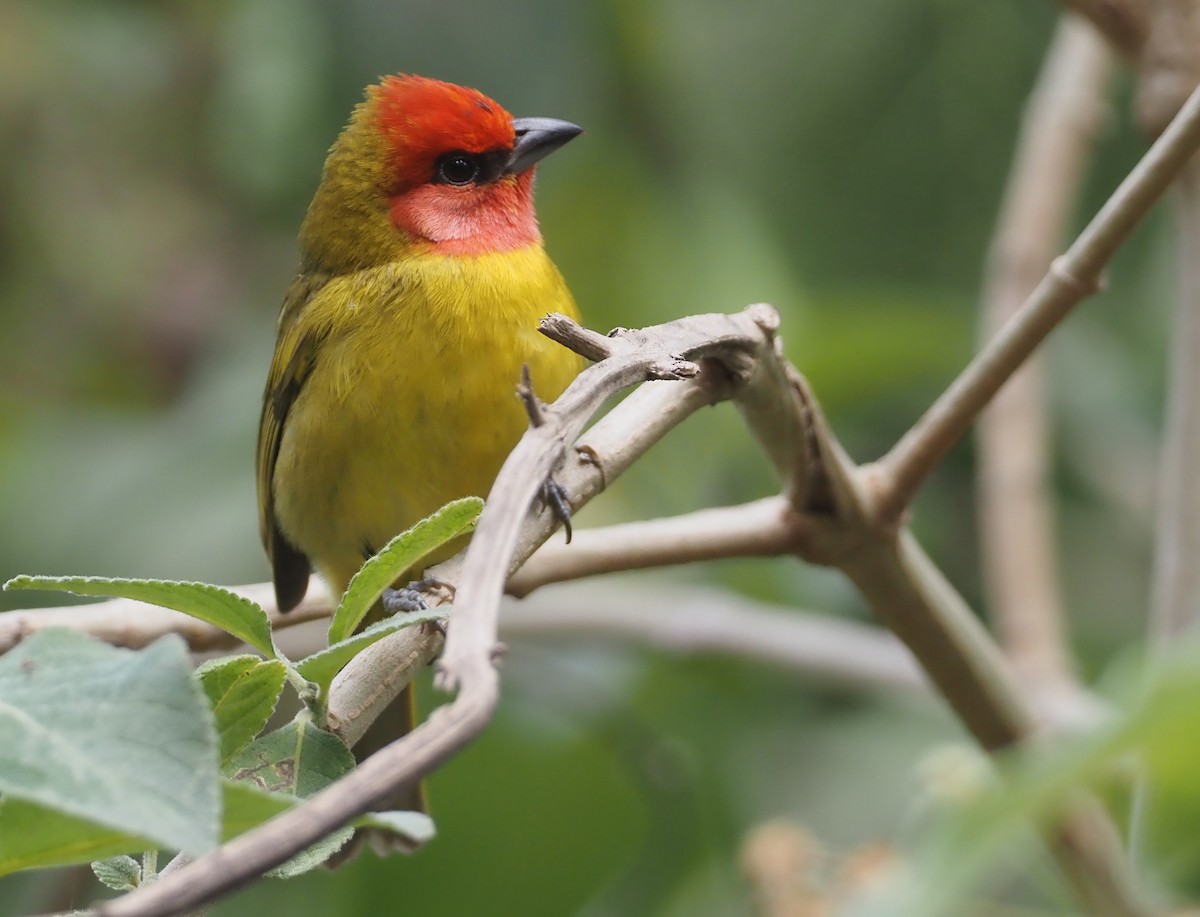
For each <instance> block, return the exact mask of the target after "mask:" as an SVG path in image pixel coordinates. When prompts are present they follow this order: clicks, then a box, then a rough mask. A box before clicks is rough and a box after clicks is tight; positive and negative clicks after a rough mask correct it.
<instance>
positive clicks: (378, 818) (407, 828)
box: [355, 811, 437, 853]
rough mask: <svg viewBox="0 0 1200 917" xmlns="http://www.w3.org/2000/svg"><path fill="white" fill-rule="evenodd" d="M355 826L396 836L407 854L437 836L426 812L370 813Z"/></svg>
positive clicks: (431, 820)
mask: <svg viewBox="0 0 1200 917" xmlns="http://www.w3.org/2000/svg"><path fill="white" fill-rule="evenodd" d="M355 824H356V825H358V826H360V827H365V828H380V829H382V830H384V831H387V832H389V833H391V834H394V835H396V836H397V837H398V838H400V841H401V845H402V849H403V850H404V852H405V853H413V852H414V851H415V850H417V848H419V847H421V846H423V845H425V844H427V843H428V842H429V841H431V840H433V838H434V837H435V836H436V835H437V829H436V828H435V827H434V824H433V819H432V818H430V817H429V816H428V815H426V814H425V813H424V812H397V811H392V812H369V813H367V814H366V815H364V816H363V817H362V818H360V819H359V820H358V821H356V822H355Z"/></svg>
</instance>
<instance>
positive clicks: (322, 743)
mask: <svg viewBox="0 0 1200 917" xmlns="http://www.w3.org/2000/svg"><path fill="white" fill-rule="evenodd" d="M353 769H354V755H353V754H351V752H350V749H349V748H347V747H346V745H345V743H344V742H342V740H341V739H339V738H338V737H337V736H335V735H334V734H333V733H330V732H325V731H324V730H322V729H318V728H317V727H316V726H314V725H313V723H312V721H311V720H310V719H308V717H307V716H305V715H303V714H302V715H301V716H299V717H297V718H296V719H295V720H293V721H292V722H291V723H289V724H288V725H286V726H284V727H283V728H282V729H277V730H276V731H275V732H272V733H270V734H269V735H265V736H263V737H262V738H260V739H258V740H256V741H255V742H253V743H252V744H251V745H249V746H248V747H247V748H245V749H244V750H243V751H242V752H241V753H239V754H238V755H237V756H235V757H234V759H233V760H232V761H231V762H230V763H229V765H228V767H227V769H226V771H227V773H228V774H229V776H230V777H232V778H233V779H234V780H236V781H241V782H244V783H247V784H249V785H251V786H253V787H255V788H257V789H258V790H261V791H264V792H266V793H270V794H273V795H275V796H277V797H287V796H298V797H301V798H304V797H307V796H311V795H312V794H313V793H316V792H319V791H320V790H323V789H324V788H325V787H327V786H329V784H331V783H333V781H335V780H337V778H338V777H341V776H342V775H343V774H347V773H349V772H350V771H352V770H353ZM353 833H354V832H353V829H351V828H343V829H341V830H340V831H337V832H335V833H334V834H331V835H329V836H328V837H326V838H324V839H322V840H320V841H318V842H317V843H316V844H313V845H312V846H311V847H309V848H307V849H306V850H303V851H301V852H300V853H298V854H297V855H296V856H295V857H293V858H292V859H291V860H288V861H287V862H286V863H284V864H283V865H281V866H279V867H278V868H276V869H275V870H273V871H272V872H271V873H270V875H273V876H276V877H279V878H287V877H290V876H295V875H299V874H300V873H302V872H307V871H308V870H310V869H312V868H313V867H314V866H319V865H320V864H321V863H324V862H325V861H326V860H327V859H329V857H331V856H333V854H335V853H337V851H338V850H340V849H341V848H342V846H343V845H344V844H345V843H346V841H348V840H349V839H350V835H351V834H353Z"/></svg>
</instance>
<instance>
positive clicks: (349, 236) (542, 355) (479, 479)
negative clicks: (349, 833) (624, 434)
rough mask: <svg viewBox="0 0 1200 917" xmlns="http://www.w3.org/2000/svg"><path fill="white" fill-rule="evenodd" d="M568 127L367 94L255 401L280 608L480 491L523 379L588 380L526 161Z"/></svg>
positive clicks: (555, 389)
mask: <svg viewBox="0 0 1200 917" xmlns="http://www.w3.org/2000/svg"><path fill="white" fill-rule="evenodd" d="M581 132H582V128H580V127H579V126H578V125H576V124H573V123H571V122H569V121H563V120H559V119H555V118H514V117H513V116H512V115H511V114H510V113H509V112H508V111H506V110H505V109H504V108H503V107H502V106H501V105H499V104H498V103H497V102H495V101H494V100H492V99H491V98H489V97H487V96H485V95H484V94H483V93H481V92H479V91H478V90H476V89H471V88H468V87H465V86H460V85H457V84H454V83H449V82H444V81H441V80H436V79H432V78H428V77H422V76H416V75H409V74H397V75H393V76H387V77H384V78H382V79H381V80H380V81H379V82H377V83H375V84H373V85H371V86H368V87H367V89H366V92H365V96H364V99H363V101H362V102H360V103H359V104H358V105H357V106H356V107H355V109H354V111H353V113H352V115H351V117H350V120H349V123H348V124H347V125H346V126H345V128H344V129H343V130H342V131H341V133H340V134H339V136H338V137H337V140H336V141H335V142H334V144H333V146H332V148H331V149H330V151H329V154H328V157H327V158H326V160H325V165H324V169H323V171H322V176H321V180H320V183H319V185H318V187H317V190H316V193H315V195H314V197H313V199H312V202H311V204H310V205H309V207H308V211H307V214H306V216H305V218H304V221H303V224H302V226H301V229H300V238H299V242H300V267H299V271H298V273H297V275H296V277H295V279H294V280H293V281H292V283H291V285H290V286H289V287H288V289H287V292H286V294H285V295H284V298H283V305H282V308H281V310H280V313H279V319H278V327H277V340H276V343H275V350H274V354H273V357H272V360H271V364H270V370H269V373H268V376H267V382H266V386H265V390H264V394H263V403H262V414H261V419H260V423H259V429H258V448H257V489H258V509H259V528H260V534H261V537H262V541H263V545H264V547H265V549H266V553H267V556H268V558H269V560H270V564H271V570H272V579H273V581H274V587H275V596H276V601H277V604H278V607H279V609H280V610H281V611H287V610H289V609H291V608H294V607H295V606H296V605H297V604H298V603H299V602H300V600H301V599H302V598H303V597H304V595H305V593H306V591H307V588H308V581H309V576H310V573H311V571H312V570H313V569H315V570H316V571H317V572H318V573H319V574H320V575H321V577H322V578H323V579H324V580H325V582H326V583H327V584H328V586H329V588H330V590H331V592H332V593H333V594H335V595H340V594H341V593H342V592H344V591H345V589H346V586H347V584H348V583H349V582H350V579H351V577H352V576H353V575H354V573H355V572H357V570H358V569H359V567H361V566H362V564H363V563H364V561H365V560H366V559H368V558H369V557H371V556H372V555H373V554H374V553H375V552H376V551H378V550H379V549H380V548H382V547H383V546H384V545H385V544H386V543H387V542H388V541H389V540H390V539H391V538H392V537H393V536H395V535H396V534H398V533H400V532H402V531H403V530H405V529H406V528H408V527H409V526H411V525H412V524H413V523H415V522H417V521H418V520H420V519H421V518H423V517H425V516H427V515H429V514H430V513H432V512H434V511H435V510H437V509H439V508H440V507H441V506H443V505H444V504H446V503H448V502H450V501H451V500H454V499H456V498H459V497H463V496H468V495H479V496H483V495H485V494H486V492H487V491H488V489H489V488H490V486H491V484H492V482H493V480H494V479H495V477H496V474H497V472H498V471H499V469H500V465H501V464H502V463H503V461H504V459H505V457H506V456H507V454H508V453H509V452H510V451H511V449H512V448H513V446H515V445H516V443H517V440H518V439H519V438H520V436H521V434H522V433H523V431H524V430H525V428H526V426H527V424H528V420H527V415H526V413H525V410H524V408H523V406H522V404H521V402H520V401H519V400H518V398H517V397H516V394H515V393H516V386H517V382H518V380H519V378H520V376H521V372H522V367H523V366H527V367H528V368H529V373H530V376H531V377H532V379H533V382H534V385H535V387H536V389H537V393H538V395H539V397H542V398H546V399H552V398H555V397H557V396H558V395H559V394H560V393H561V392H562V391H563V390H564V389H565V388H566V386H567V385H568V384H569V383H570V382H571V380H572V379H573V378H574V377H575V375H576V374H577V373H578V371H579V370H580V369H581V368H582V365H581V360H580V358H579V357H577V356H576V355H575V354H573V353H571V352H570V351H569V350H567V349H566V348H564V347H562V346H560V345H558V344H555V343H553V342H552V341H550V340H549V339H547V338H545V337H543V336H542V335H540V334H539V333H538V331H537V326H538V321H539V319H540V318H541V317H543V316H544V315H546V314H547V313H550V312H560V313H563V314H565V315H567V316H570V317H571V318H574V319H578V317H579V312H578V309H577V307H576V304H575V300H574V298H573V297H572V295H571V292H570V290H569V289H568V287H567V284H566V281H565V280H564V279H563V276H562V274H561V273H560V272H559V270H558V269H557V268H556V267H555V265H554V263H553V262H552V261H551V259H550V257H549V256H548V254H547V252H546V249H545V245H544V243H543V239H542V234H541V231H540V228H539V225H538V220H537V215H536V211H535V208H534V174H535V171H536V166H537V164H538V163H539V162H540V161H541V160H542V159H543V158H544V157H545V156H547V155H548V154H549V153H551V152H553V151H554V150H556V149H558V148H559V147H561V146H563V145H564V144H565V143H567V142H569V141H570V140H572V139H573V138H575V137H576V136H578V135H579V134H580V133H581ZM458 547H460V545H455V546H454V548H455V549H457V548H458ZM450 553H453V550H450ZM446 556H449V554H446ZM438 559H441V558H438V557H435V558H433V559H432V561H431V562H436V560H438ZM417 572H418V571H412V574H413V575H415V574H416V573H417ZM410 699H411V698H410ZM396 706H398V707H400V709H401V711H402V712H403V711H404V710H407V711H408V713H407V716H406V717H405V722H404V723H402V724H401V727H400V728H401V730H403V729H405V728H411V726H412V713H411V704H410V703H406V702H402V703H400V704H398V705H396ZM419 804H420V802H419V800H418V801H416V802H414V807H416V806H419Z"/></svg>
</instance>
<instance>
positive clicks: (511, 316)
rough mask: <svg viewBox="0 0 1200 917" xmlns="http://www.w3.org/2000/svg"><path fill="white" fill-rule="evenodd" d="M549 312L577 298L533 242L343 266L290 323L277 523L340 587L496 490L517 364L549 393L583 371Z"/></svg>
mask: <svg viewBox="0 0 1200 917" xmlns="http://www.w3.org/2000/svg"><path fill="white" fill-rule="evenodd" d="M552 311H554V312H564V313H566V314H568V315H573V314H575V312H576V309H575V304H574V301H573V300H572V298H571V294H570V292H569V291H568V289H567V287H566V284H565V283H564V282H563V280H562V277H561V276H560V275H559V273H558V271H557V269H556V268H555V267H554V265H553V264H552V263H551V262H550V259H549V258H548V257H547V256H546V253H545V251H544V250H543V249H542V247H541V246H529V247H526V248H523V249H519V250H516V251H509V252H502V253H499V254H488V255H473V256H446V255H439V254H433V253H428V254H419V255H410V256H408V257H406V258H404V259H403V260H401V261H396V262H390V263H388V264H384V265H381V266H378V267H372V268H366V269H363V270H360V271H356V272H355V273H352V274H348V275H343V276H339V277H335V278H332V279H330V280H329V281H327V282H326V283H325V285H324V286H323V287H321V289H320V290H319V291H318V292H317V293H316V294H315V295H313V296H312V297H311V298H310V299H309V300H308V302H307V304H306V305H305V306H304V307H303V308H301V309H300V310H298V312H297V314H296V316H295V317H294V318H293V319H292V320H290V321H289V322H288V324H287V326H286V327H282V328H281V329H280V340H279V346H278V349H277V354H278V355H277V358H276V363H275V367H273V370H272V381H273V383H274V384H273V385H272V386H271V391H272V392H275V391H279V390H281V389H284V388H295V389H296V392H295V395H294V397H293V398H292V399H291V400H290V403H288V404H286V405H281V407H282V408H283V410H282V411H281V412H280V413H282V414H283V415H284V417H283V420H282V422H281V424H280V426H281V432H280V434H279V445H278V454H277V456H276V458H275V460H274V462H273V463H272V465H273V467H268V468H265V469H264V470H263V474H264V475H268V476H269V481H270V485H269V491H270V493H271V494H272V495H273V514H274V520H275V524H276V525H277V526H278V527H279V530H280V531H281V532H282V533H283V535H284V537H285V538H287V540H288V541H289V542H291V543H292V544H294V545H296V546H298V547H300V548H301V549H302V550H303V551H304V552H305V553H306V554H307V555H308V556H309V557H310V558H311V559H312V561H313V563H314V565H315V566H316V567H317V569H318V570H319V571H320V572H321V574H322V575H323V576H324V577H325V578H326V580H327V581H328V582H329V583H330V585H331V586H332V587H333V588H334V590H341V589H344V588H345V586H346V584H347V583H348V582H349V580H350V577H351V576H352V575H353V574H354V572H355V571H356V570H357V569H358V568H359V567H360V566H362V562H363V560H364V559H365V558H366V557H367V556H369V552H370V551H372V550H377V549H378V548H380V547H382V546H383V545H384V544H385V543H386V542H387V541H388V540H389V539H390V538H392V537H393V536H394V535H396V534H397V533H398V532H400V531H403V530H404V529H405V528H407V527H408V526H409V525H411V524H412V523H413V522H415V521H417V520H418V519H420V518H422V517H423V516H426V515H428V514H429V513H431V512H433V511H434V510H435V509H437V508H438V507H440V506H442V505H444V504H445V503H448V502H449V501H450V500H453V499H455V498H457V497H461V496H466V495H469V494H477V495H481V496H486V493H487V490H488V488H489V487H490V486H491V483H492V480H493V479H494V478H495V476H496V472H497V471H498V470H499V468H500V465H501V463H502V462H503V461H504V458H505V456H506V455H507V454H508V452H509V451H510V450H511V449H512V447H513V445H515V443H516V441H517V439H518V438H519V437H520V435H521V433H522V431H523V430H524V429H525V427H526V425H527V420H526V418H525V414H524V410H523V408H522V407H521V405H520V403H519V401H518V400H517V398H516V396H515V390H516V384H517V381H518V379H519V377H520V371H521V366H522V364H528V365H529V367H530V371H531V374H532V376H533V379H534V383H535V386H536V388H537V390H538V391H539V393H540V394H541V395H542V397H544V398H553V397H556V396H557V395H558V394H559V393H560V392H561V391H562V390H563V389H564V388H565V387H566V385H567V384H568V383H569V382H570V380H571V379H572V378H573V377H574V375H575V373H576V372H577V371H578V369H579V365H578V362H577V361H576V360H575V359H574V358H573V357H572V356H571V355H570V354H569V353H568V352H567V351H565V350H563V348H562V347H561V346H559V345H557V344H554V343H553V342H551V341H549V340H548V339H546V338H545V337H543V336H542V335H540V334H538V333H537V330H536V329H537V323H538V319H539V318H541V316H543V315H545V314H546V313H547V312H552ZM297 354H301V355H302V356H301V359H300V360H299V361H297ZM289 367H292V372H291V373H289V372H288V369H289ZM298 375H303V380H302V382H301V383H300V384H299V385H297V378H296V377H297V376H298ZM271 397H272V396H269V397H268V401H270V400H271Z"/></svg>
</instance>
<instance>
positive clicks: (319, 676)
mask: <svg viewBox="0 0 1200 917" xmlns="http://www.w3.org/2000/svg"><path fill="white" fill-rule="evenodd" d="M447 617H448V613H447V611H446V609H445V608H430V609H428V610H426V611H416V612H413V613H412V614H402V615H393V616H392V617H390V618H385V619H384V620H382V621H377V622H376V623H374V624H372V625H371V626H370V627H368V628H367V629H366V630H362V631H359V632H358V633H357V634H355V635H354V636H353V637H350V638H348V639H346V640H343V641H341V642H340V643H335V644H334V645H333V646H330V647H326V648H325V649H323V650H321V651H320V652H319V653H314V654H313V655H311V656H308V657H307V658H305V659H302V660H300V662H298V663H297V664H296V670H297V671H298V672H299V673H300V674H301V675H303V676H304V677H305V678H307V679H308V680H309V681H311V682H313V683H315V684H318V685H320V686H321V691H322V692H325V691H327V690H329V685H330V684H331V683H332V682H333V679H334V677H335V676H336V675H337V673H338V672H340V671H341V670H342V669H343V668H344V667H345V665H346V663H348V662H349V661H350V660H351V659H353V658H354V657H355V656H357V655H358V654H359V653H361V652H362V651H363V650H365V649H366V648H367V647H368V646H370V645H371V644H372V643H375V642H376V641H377V640H381V639H382V638H384V637H386V636H387V635H388V634H390V633H393V632H394V631H398V630H402V629H404V628H405V627H412V626H413V625H414V624H423V623H425V622H426V621H445V620H446V618H447Z"/></svg>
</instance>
